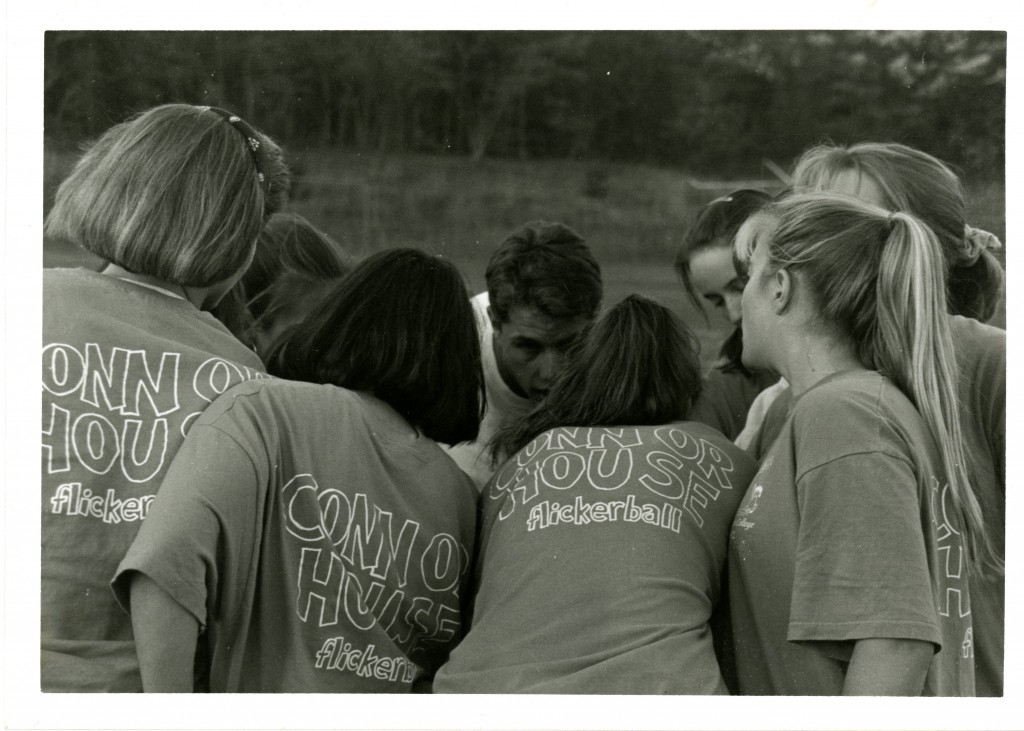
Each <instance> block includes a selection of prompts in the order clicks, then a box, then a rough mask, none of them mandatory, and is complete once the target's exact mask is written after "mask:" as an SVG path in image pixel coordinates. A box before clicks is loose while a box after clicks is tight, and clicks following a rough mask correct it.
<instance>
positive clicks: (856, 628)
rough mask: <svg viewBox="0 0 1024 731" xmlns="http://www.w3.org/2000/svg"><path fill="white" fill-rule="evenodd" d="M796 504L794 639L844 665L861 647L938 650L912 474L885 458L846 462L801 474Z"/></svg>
mask: <svg viewBox="0 0 1024 731" xmlns="http://www.w3.org/2000/svg"><path fill="white" fill-rule="evenodd" d="M797 498H798V510H799V512H800V528H799V533H798V537H797V555H796V571H795V576H794V582H793V596H792V604H791V609H790V618H789V633H788V639H789V640H791V641H795V642H811V641H816V642H823V643H827V644H826V645H823V646H821V647H819V649H822V650H823V651H825V652H826V653H827V654H830V655H835V656H839V657H840V659H848V656H849V655H848V653H849V652H850V651H851V650H852V643H851V642H848V641H851V640H858V639H864V638H891V639H912V640H924V641H928V642H933V643H935V644H936V645H937V646H939V645H941V641H940V636H941V635H940V629H939V622H938V616H937V612H936V608H935V601H934V598H933V592H932V584H931V577H930V573H929V562H928V558H927V550H926V545H925V537H924V532H923V528H922V525H921V520H922V512H921V507H920V501H919V497H918V488H917V480H916V478H915V475H914V473H913V469H912V467H911V465H910V464H909V463H908V462H907V461H906V460H904V459H901V458H899V457H896V456H892V455H888V454H885V453H882V452H866V453H860V454H851V455H847V456H844V457H840V458H838V459H835V460H832V461H830V462H826V463H825V464H823V465H820V466H818V467H816V468H814V469H812V470H810V471H809V472H807V473H806V474H804V475H803V476H802V477H801V478H800V479H799V480H798V482H797ZM844 655H845V657H844Z"/></svg>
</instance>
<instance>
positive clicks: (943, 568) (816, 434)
mask: <svg viewBox="0 0 1024 731" xmlns="http://www.w3.org/2000/svg"><path fill="white" fill-rule="evenodd" d="M947 490H948V486H947V484H946V476H945V473H944V471H943V468H942V461H941V459H940V458H939V453H938V450H937V447H936V445H935V442H934V440H933V439H932V438H931V435H930V433H929V431H928V428H927V426H926V425H925V423H924V421H923V420H922V419H921V417H920V415H919V414H918V413H917V411H916V410H915V409H914V406H913V405H912V404H911V403H910V401H909V399H907V397H906V396H905V395H903V393H902V392H901V391H900V390H899V389H898V388H896V386H895V385H894V384H893V383H892V382H890V381H889V380H888V379H886V378H884V377H883V376H881V375H879V374H878V373H875V372H873V371H846V372H842V373H837V374H834V375H832V376H829V377H827V378H826V379H824V380H822V381H821V382H819V383H818V384H816V385H815V386H814V387H813V388H811V389H810V390H808V391H807V392H805V393H804V394H802V395H801V396H800V398H798V399H797V400H796V401H795V404H794V406H793V410H792V413H791V415H790V417H789V419H788V420H787V421H786V423H785V425H784V427H783V429H782V431H781V433H780V434H779V436H778V438H777V439H776V440H775V442H774V444H773V446H772V448H771V449H770V450H769V452H768V453H767V455H765V458H764V461H763V462H762V464H761V468H760V470H759V471H758V473H757V474H756V475H755V476H754V479H753V481H752V482H751V483H750V487H749V488H748V490H747V494H746V496H745V497H744V499H743V502H742V504H741V505H740V508H739V510H738V511H737V513H736V518H735V521H734V522H733V527H732V534H731V540H730V544H729V546H730V548H729V589H730V600H731V609H732V620H733V622H732V629H733V638H734V642H735V656H736V666H737V669H738V675H739V685H740V691H741V692H742V693H743V694H745V695H839V694H840V693H841V692H842V688H843V682H844V680H845V673H846V664H847V662H848V661H849V659H850V656H851V653H852V650H853V646H854V643H855V642H856V641H857V640H859V639H866V638H892V639H909V640H921V641H926V642H931V643H933V644H934V645H935V646H936V651H937V654H936V655H935V656H934V658H933V660H932V664H931V667H930V669H929V671H928V675H927V680H926V682H925V687H924V694H925V695H945V696H964V695H974V693H975V686H974V642H973V630H972V627H971V620H972V616H971V594H970V590H969V588H968V584H967V575H966V571H965V568H966V567H965V565H964V559H963V544H962V541H961V534H962V529H961V527H960V524H959V522H958V520H957V516H956V515H955V513H954V512H953V511H952V510H951V509H950V497H949V495H948V492H947ZM940 649H941V651H939V650H940Z"/></svg>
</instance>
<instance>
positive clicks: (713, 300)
mask: <svg viewBox="0 0 1024 731" xmlns="http://www.w3.org/2000/svg"><path fill="white" fill-rule="evenodd" d="M704 299H705V300H707V302H708V304H710V305H711V306H712V307H723V306H724V305H725V298H723V297H722V295H720V294H706V295H704Z"/></svg>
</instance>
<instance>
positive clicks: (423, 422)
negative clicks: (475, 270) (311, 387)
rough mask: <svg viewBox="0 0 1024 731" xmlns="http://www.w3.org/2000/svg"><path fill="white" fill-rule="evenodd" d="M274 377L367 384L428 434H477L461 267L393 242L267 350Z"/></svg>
mask: <svg viewBox="0 0 1024 731" xmlns="http://www.w3.org/2000/svg"><path fill="white" fill-rule="evenodd" d="M268 364H269V368H268V370H269V371H270V372H271V373H272V374H273V375H275V376H280V377H282V378H289V379H292V380H298V381H307V382H311V383H331V384H334V385H336V386H341V387H342V388H348V389H352V390H354V391H369V392H371V393H373V394H374V395H375V396H377V397H378V398H380V399H381V400H383V401H385V402H387V403H388V404H390V405H391V406H392V407H393V408H394V409H395V410H396V411H398V412H399V413H400V414H402V416H404V417H405V418H406V419H408V420H409V423H410V424H412V425H413V426H414V427H416V428H417V429H419V430H420V431H421V432H423V434H425V435H426V436H427V437H429V438H431V439H434V440H435V441H439V442H444V443H446V444H457V443H459V442H464V441H471V440H473V439H475V438H476V436H477V433H478V431H479V428H480V418H481V414H482V413H483V404H484V391H483V371H482V369H481V366H480V341H479V336H478V335H477V330H476V321H475V318H474V314H473V308H472V304H471V303H470V301H469V296H468V293H467V291H466V285H465V283H464V282H463V280H462V276H461V274H459V271H458V270H457V269H456V268H455V265H453V264H452V263H451V262H449V261H447V260H445V259H442V258H440V257H437V256H432V255H430V254H426V253H424V252H422V251H418V250H416V249H389V250H386V251H381V252H379V253H377V254H374V255H373V256H370V257H368V258H367V259H365V260H364V261H363V262H362V263H361V264H359V265H358V266H357V267H356V268H355V269H353V270H352V271H351V272H349V273H348V274H347V275H345V277H344V278H342V279H341V280H340V281H339V283H338V285H337V287H336V288H335V290H334V291H333V292H332V293H331V295H330V296H329V297H328V298H327V300H326V301H325V302H324V304H323V305H321V306H320V307H319V308H318V309H317V310H316V311H315V312H313V313H312V314H311V315H310V316H309V317H308V318H307V319H306V320H305V321H304V322H302V323H301V324H300V325H298V326H296V327H295V328H294V329H293V330H291V331H290V333H289V334H288V335H287V336H286V337H285V338H284V340H283V341H282V343H281V344H280V345H279V346H278V348H277V349H276V350H275V352H274V353H273V354H272V355H271V356H270V357H269V358H268Z"/></svg>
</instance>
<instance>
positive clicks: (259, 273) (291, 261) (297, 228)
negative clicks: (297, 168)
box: [242, 211, 352, 320]
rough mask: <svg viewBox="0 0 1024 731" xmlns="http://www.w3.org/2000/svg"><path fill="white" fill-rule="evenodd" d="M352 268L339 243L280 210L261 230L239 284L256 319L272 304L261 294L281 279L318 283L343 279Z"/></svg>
mask: <svg viewBox="0 0 1024 731" xmlns="http://www.w3.org/2000/svg"><path fill="white" fill-rule="evenodd" d="M351 269H352V261H351V259H350V258H349V257H348V256H347V255H346V254H345V252H344V250H343V249H342V247H341V245H340V244H338V243H337V242H335V241H334V240H333V239H332V238H331V237H330V236H328V235H327V234H325V233H324V232H323V231H320V230H319V229H318V228H316V227H315V226H314V225H313V224H312V223H310V222H309V221H308V220H307V219H305V218H303V217H302V216H300V215H299V214H297V213H292V212H290V211H279V212H277V213H274V214H273V215H272V216H270V217H269V218H268V219H267V222H266V223H265V224H264V226H263V229H262V230H261V231H260V234H259V239H258V241H257V243H256V255H255V256H254V257H253V260H252V264H251V265H250V266H249V269H248V270H246V272H245V275H244V276H243V277H242V285H243V287H244V288H245V293H246V296H247V297H248V299H249V308H250V310H251V311H252V314H253V317H255V318H256V319H257V320H258V319H259V318H260V317H261V316H262V315H263V314H264V311H265V310H266V309H267V307H268V305H270V304H271V302H270V301H268V298H267V297H265V296H261V295H264V294H265V293H267V291H268V290H269V289H271V288H272V287H273V286H274V283H275V282H276V281H277V280H278V279H280V278H281V277H283V276H290V277H292V278H293V279H302V280H305V281H309V282H317V281H324V280H330V279H336V278H338V277H341V276H344V275H345V274H347V273H348V272H349V270H351Z"/></svg>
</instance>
